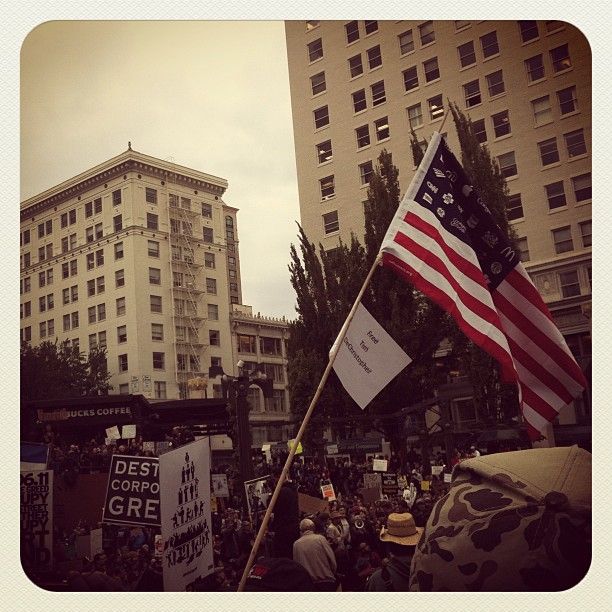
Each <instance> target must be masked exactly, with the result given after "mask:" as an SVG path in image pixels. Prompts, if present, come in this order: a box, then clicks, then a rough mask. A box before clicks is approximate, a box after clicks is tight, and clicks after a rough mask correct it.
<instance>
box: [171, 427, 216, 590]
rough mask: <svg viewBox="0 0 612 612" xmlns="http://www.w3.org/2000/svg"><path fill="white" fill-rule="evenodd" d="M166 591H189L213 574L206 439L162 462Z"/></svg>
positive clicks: (208, 454)
mask: <svg viewBox="0 0 612 612" xmlns="http://www.w3.org/2000/svg"><path fill="white" fill-rule="evenodd" d="M159 483H160V501H161V532H162V539H163V541H164V551H163V556H162V567H163V572H164V590H165V591H190V590H193V586H194V583H195V582H197V581H198V580H199V579H201V578H204V577H205V576H208V575H209V574H210V573H212V571H213V569H214V564H213V551H212V527H211V520H210V444H209V439H208V438H200V439H199V440H196V441H195V442H191V443H190V444H186V445H185V446H181V447H179V448H177V449H176V450H173V451H170V452H167V453H164V454H163V455H161V456H160V458H159Z"/></svg>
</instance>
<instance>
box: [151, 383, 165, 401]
mask: <svg viewBox="0 0 612 612" xmlns="http://www.w3.org/2000/svg"><path fill="white" fill-rule="evenodd" d="M153 392H154V395H155V399H167V397H168V396H167V395H166V383H165V381H163V380H154V381H153Z"/></svg>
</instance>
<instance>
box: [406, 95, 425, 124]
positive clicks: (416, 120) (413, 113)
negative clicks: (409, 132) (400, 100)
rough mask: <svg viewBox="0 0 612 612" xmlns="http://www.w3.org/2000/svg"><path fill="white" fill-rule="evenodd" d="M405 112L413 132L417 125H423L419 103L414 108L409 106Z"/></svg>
mask: <svg viewBox="0 0 612 612" xmlns="http://www.w3.org/2000/svg"><path fill="white" fill-rule="evenodd" d="M406 110H407V111H408V123H409V124H410V127H411V128H412V129H413V130H414V129H415V128H417V127H419V125H423V111H422V110H421V103H420V102H419V103H418V104H415V105H414V106H409V107H408V108H407V109H406Z"/></svg>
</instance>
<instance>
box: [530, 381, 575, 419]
mask: <svg viewBox="0 0 612 612" xmlns="http://www.w3.org/2000/svg"><path fill="white" fill-rule="evenodd" d="M521 393H522V394H523V402H525V403H526V404H527V405H529V406H531V407H532V408H533V410H535V412H537V413H538V414H539V415H540V416H542V417H543V418H545V419H546V420H547V421H553V420H554V419H555V418H556V416H557V415H558V414H559V411H560V410H561V408H563V406H564V405H565V404H563V405H562V406H559V408H558V409H557V408H555V407H554V406H553V405H551V404H550V403H549V402H547V401H546V400H545V399H544V398H543V397H541V396H540V395H538V393H537V391H536V390H535V389H534V388H533V387H532V386H531V385H529V383H525V382H521Z"/></svg>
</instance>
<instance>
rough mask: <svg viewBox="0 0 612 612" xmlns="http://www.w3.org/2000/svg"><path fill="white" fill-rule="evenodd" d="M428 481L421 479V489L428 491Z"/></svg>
mask: <svg viewBox="0 0 612 612" xmlns="http://www.w3.org/2000/svg"><path fill="white" fill-rule="evenodd" d="M430 484H431V483H430V481H429V480H421V491H429V488H430V487H429V485H430Z"/></svg>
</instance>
